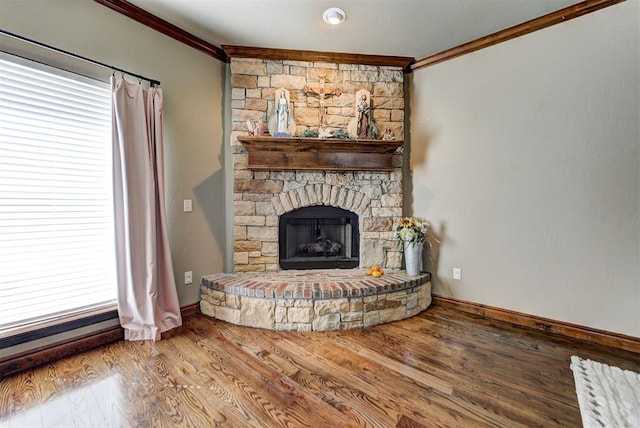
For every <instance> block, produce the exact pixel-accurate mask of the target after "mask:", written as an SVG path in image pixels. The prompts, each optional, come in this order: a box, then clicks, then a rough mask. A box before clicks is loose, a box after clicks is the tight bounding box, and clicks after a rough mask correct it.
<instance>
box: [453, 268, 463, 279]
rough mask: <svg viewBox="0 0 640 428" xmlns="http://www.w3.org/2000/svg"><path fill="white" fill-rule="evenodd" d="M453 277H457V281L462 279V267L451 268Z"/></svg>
mask: <svg viewBox="0 0 640 428" xmlns="http://www.w3.org/2000/svg"><path fill="white" fill-rule="evenodd" d="M453 279H457V280H458V281H459V280H461V279H462V269H460V268H453Z"/></svg>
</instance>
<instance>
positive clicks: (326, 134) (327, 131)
mask: <svg viewBox="0 0 640 428" xmlns="http://www.w3.org/2000/svg"><path fill="white" fill-rule="evenodd" d="M332 136H333V132H332V131H331V128H329V127H328V126H323V127H321V128H320V129H319V130H318V138H331V137H332Z"/></svg>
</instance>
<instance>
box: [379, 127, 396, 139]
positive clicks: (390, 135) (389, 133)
mask: <svg viewBox="0 0 640 428" xmlns="http://www.w3.org/2000/svg"><path fill="white" fill-rule="evenodd" d="M395 138H396V134H394V133H393V131H392V130H391V128H389V127H387V129H385V130H384V134H382V139H383V140H393V139H395Z"/></svg>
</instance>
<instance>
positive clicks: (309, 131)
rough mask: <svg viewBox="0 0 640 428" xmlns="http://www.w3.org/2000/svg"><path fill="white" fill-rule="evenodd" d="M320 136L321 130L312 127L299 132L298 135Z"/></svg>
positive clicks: (304, 136) (303, 136) (305, 136)
mask: <svg viewBox="0 0 640 428" xmlns="http://www.w3.org/2000/svg"><path fill="white" fill-rule="evenodd" d="M318 136H319V132H318V130H317V129H311V128H307V129H305V130H304V131H302V132H301V133H300V134H298V137H302V138H318Z"/></svg>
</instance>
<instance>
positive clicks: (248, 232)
mask: <svg viewBox="0 0 640 428" xmlns="http://www.w3.org/2000/svg"><path fill="white" fill-rule="evenodd" d="M231 72H232V74H231V84H232V101H231V102H232V108H233V110H232V120H233V132H232V134H231V146H232V148H233V168H234V186H233V191H234V222H233V225H234V230H233V241H234V254H233V267H234V271H235V272H274V271H279V270H281V269H282V264H281V262H280V258H281V257H282V255H283V253H282V251H281V248H280V244H281V243H280V239H281V234H280V231H279V225H280V219H281V218H282V216H285V215H287V214H288V213H292V212H295V210H299V209H302V208H307V207H334V208H338V209H341V210H346V211H349V212H351V213H354V214H355V215H356V216H357V229H358V231H359V234H358V238H357V240H358V242H355V243H354V242H352V243H351V245H352V246H353V245H356V247H355V248H353V247H352V251H351V254H352V256H351V257H350V258H353V257H354V255H355V254H357V255H358V256H359V261H357V262H356V264H355V265H354V264H353V263H351V265H352V266H353V267H368V266H371V265H374V264H379V265H382V266H385V267H387V268H391V269H396V268H400V263H401V253H400V252H399V251H398V249H397V248H396V246H395V242H394V237H393V231H392V229H393V225H394V224H395V223H397V221H398V219H399V218H400V216H401V215H402V200H403V197H402V163H403V159H402V158H403V149H402V147H400V148H398V149H397V150H395V152H393V154H392V155H390V162H389V165H388V167H386V168H384V170H374V169H373V170H372V168H370V169H369V170H349V169H348V168H336V169H331V168H329V167H326V165H325V166H323V168H319V169H318V170H315V169H314V168H312V167H308V166H305V167H304V168H301V169H300V170H297V169H294V168H292V167H291V165H290V167H289V168H287V169H282V170H278V169H277V168H274V167H269V166H268V165H267V166H265V165H261V166H260V167H259V168H255V167H251V165H250V159H249V153H248V151H247V148H246V147H245V145H243V143H242V142H241V141H239V140H238V137H241V136H246V135H247V128H246V125H245V122H246V121H247V120H248V121H254V122H255V121H262V122H263V123H267V122H268V120H269V117H270V116H271V115H272V114H273V111H274V93H275V91H276V90H277V88H279V87H284V88H286V89H287V90H288V91H289V92H290V94H291V104H292V106H291V107H292V113H293V119H294V120H295V123H296V124H297V128H296V129H297V131H298V132H302V131H304V130H305V129H307V128H315V129H317V128H318V127H319V126H320V123H319V114H318V113H319V107H320V105H319V102H318V99H317V97H313V96H310V95H308V94H305V92H304V91H303V88H304V87H307V86H309V87H312V86H318V85H319V84H320V81H321V80H322V84H324V85H326V87H327V88H338V89H340V91H339V93H340V95H339V96H333V97H330V98H327V99H326V100H324V108H325V109H326V111H325V115H324V120H325V121H326V125H327V126H328V127H329V128H330V129H331V130H338V129H343V130H345V129H346V128H347V125H348V123H349V122H350V121H351V120H353V119H354V118H355V112H354V103H355V94H356V92H357V91H358V90H360V89H367V90H369V91H370V92H371V103H372V118H373V120H374V121H375V122H376V124H377V126H378V128H379V129H387V128H389V129H391V130H393V132H394V134H395V136H396V138H397V139H398V140H402V139H403V137H404V134H403V133H404V90H403V78H404V77H403V71H402V68H401V67H393V66H372V65H354V64H335V63H326V62H305V61H287V60H265V59H251V58H249V59H247V58H232V59H231ZM256 144H258V143H256ZM374 144H375V143H374ZM284 156H286V153H285V154H284ZM357 156H360V157H361V158H362V159H363V160H364V159H365V158H367V156H369V154H367V153H364V152H363V153H360V154H357ZM304 159H305V160H306V158H304ZM354 169H358V168H354ZM354 221H356V220H354ZM352 225H354V226H355V224H353V223H352ZM299 244H313V242H305V243H299ZM325 244H327V245H328V244H329V243H325ZM341 244H344V243H341ZM286 264H287V262H285V265H286ZM310 267H312V266H310ZM297 268H301V266H300V265H297Z"/></svg>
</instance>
